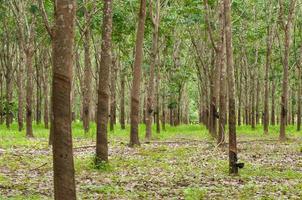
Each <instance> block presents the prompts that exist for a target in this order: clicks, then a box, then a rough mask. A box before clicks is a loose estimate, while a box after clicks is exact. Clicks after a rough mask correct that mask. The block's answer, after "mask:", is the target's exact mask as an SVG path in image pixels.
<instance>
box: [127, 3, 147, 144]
mask: <svg viewBox="0 0 302 200" xmlns="http://www.w3.org/2000/svg"><path fill="white" fill-rule="evenodd" d="M145 19H146V0H141V1H140V11H139V17H138V20H139V21H138V27H137V34H136V45H135V46H136V47H135V49H136V51H135V60H134V68H133V83H132V90H131V113H130V117H131V133H130V144H129V146H131V147H133V146H135V145H140V142H139V137H138V124H139V109H140V105H139V99H140V85H141V84H140V81H141V80H140V79H141V65H142V62H143V42H144V33H145Z"/></svg>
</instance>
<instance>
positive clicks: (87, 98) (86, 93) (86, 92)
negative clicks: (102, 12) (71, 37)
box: [82, 0, 92, 133]
mask: <svg viewBox="0 0 302 200" xmlns="http://www.w3.org/2000/svg"><path fill="white" fill-rule="evenodd" d="M85 2H86V3H87V0H86V1H85ZM85 23H86V26H87V28H86V29H85V32H84V64H85V67H84V87H83V105H82V106H83V115H82V117H83V128H84V132H85V133H87V132H88V131H89V128H90V126H89V124H90V114H91V113H90V112H91V98H92V81H91V80H92V68H91V59H90V37H91V35H90V28H89V27H90V26H89V24H90V15H89V12H88V10H87V8H85Z"/></svg>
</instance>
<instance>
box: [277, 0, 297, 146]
mask: <svg viewBox="0 0 302 200" xmlns="http://www.w3.org/2000/svg"><path fill="white" fill-rule="evenodd" d="M295 5H296V0H291V2H290V9H289V14H288V19H287V23H286V24H284V27H283V28H284V32H285V37H284V59H283V82H282V96H281V115H280V134H279V139H280V141H284V140H286V133H285V128H286V121H287V114H288V65H289V55H290V45H291V29H292V21H293V16H294V10H295ZM280 6H281V9H282V8H283V1H281V0H280ZM280 12H283V10H281V11H280ZM281 15H284V13H281Z"/></svg>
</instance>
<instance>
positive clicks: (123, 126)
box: [120, 69, 126, 130]
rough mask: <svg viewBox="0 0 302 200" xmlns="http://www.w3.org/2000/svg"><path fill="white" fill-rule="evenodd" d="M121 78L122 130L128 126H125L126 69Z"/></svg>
mask: <svg viewBox="0 0 302 200" xmlns="http://www.w3.org/2000/svg"><path fill="white" fill-rule="evenodd" d="M120 76H121V97H120V98H121V105H120V108H121V111H120V115H121V116H120V117H121V119H120V120H121V121H120V124H121V129H123V130H124V129H125V128H126V125H125V72H124V69H123V70H121V73H120Z"/></svg>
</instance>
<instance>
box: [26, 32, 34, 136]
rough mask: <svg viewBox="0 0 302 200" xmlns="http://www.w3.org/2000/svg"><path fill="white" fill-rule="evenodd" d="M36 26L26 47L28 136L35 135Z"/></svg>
mask: <svg viewBox="0 0 302 200" xmlns="http://www.w3.org/2000/svg"><path fill="white" fill-rule="evenodd" d="M34 31H35V30H34V28H33V27H32V29H31V30H30V38H29V42H28V44H27V47H26V49H25V55H26V75H27V82H26V136H27V137H33V136H34V135H33V130H32V120H33V119H32V118H33V110H32V101H33V78H32V77H33V64H32V59H33V55H34V44H33V43H34V34H35V33H34Z"/></svg>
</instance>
